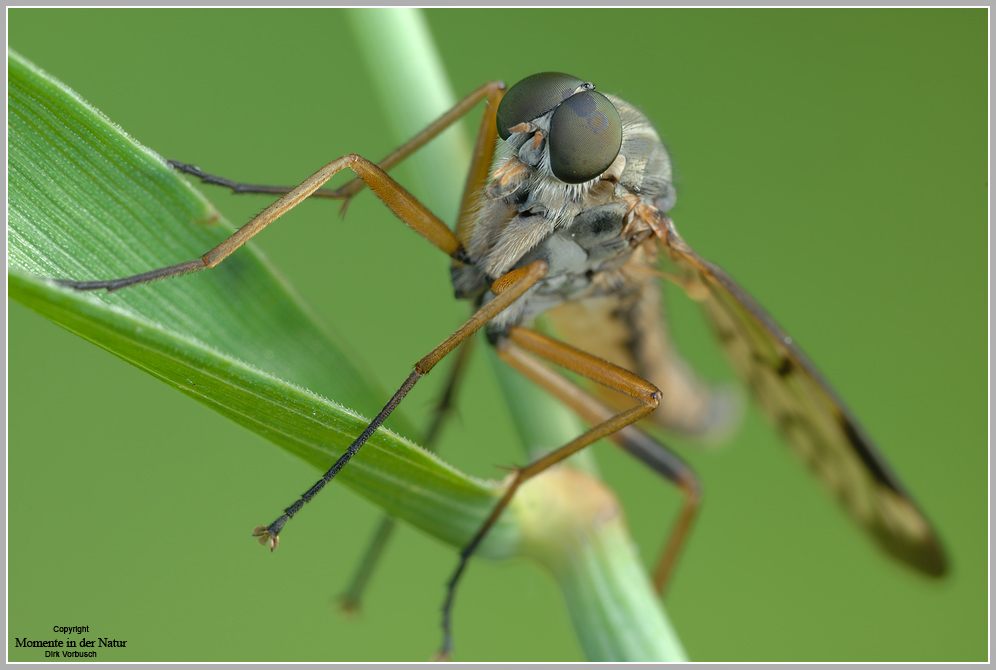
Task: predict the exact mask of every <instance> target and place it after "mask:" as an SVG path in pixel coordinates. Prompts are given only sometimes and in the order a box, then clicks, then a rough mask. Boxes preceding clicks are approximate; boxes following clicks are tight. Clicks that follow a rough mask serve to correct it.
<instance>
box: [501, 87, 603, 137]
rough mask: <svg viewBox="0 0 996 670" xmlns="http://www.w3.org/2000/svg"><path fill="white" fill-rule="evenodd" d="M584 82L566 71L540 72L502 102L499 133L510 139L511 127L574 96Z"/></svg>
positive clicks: (535, 117) (541, 113)
mask: <svg viewBox="0 0 996 670" xmlns="http://www.w3.org/2000/svg"><path fill="white" fill-rule="evenodd" d="M583 83H584V82H583V81H581V80H580V79H578V78H577V77H572V76H571V75H569V74H564V73H562V72H540V73H539V74H534V75H531V76H529V77H526V78H525V79H523V80H522V81H520V82H519V83H518V84H516V85H515V86H513V87H512V88H510V89H508V93H506V94H505V96H504V97H503V98H502V99H501V102H500V103H498V112H497V122H498V134H499V135H500V136H501V138H502V139H503V140H507V139H508V137H509V135H511V134H512V133H510V132H509V131H508V129H509V128H514V127H515V126H517V125H519V124H520V123H526V122H528V121H532V120H534V119H537V118H539V117H541V116H543V115H544V114H546V113H547V112H549V111H550V110H551V109H553V108H554V107H556V106H557V105H559V104H560V103H561V102H563V101H564V100H565V99H566V98H568V97H570V96H571V95H572V94H573V93H574V91H575V90H577V87H578V86H580V85H581V84H583Z"/></svg>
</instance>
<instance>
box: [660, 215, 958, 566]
mask: <svg viewBox="0 0 996 670" xmlns="http://www.w3.org/2000/svg"><path fill="white" fill-rule="evenodd" d="M661 218H662V221H661V223H662V227H661V229H660V231H659V234H660V237H661V238H662V239H663V241H664V244H665V246H666V247H667V248H668V251H669V252H670V256H671V259H672V260H673V261H674V262H675V263H676V264H677V265H679V266H681V267H682V268H683V270H684V271H685V272H686V274H687V276H688V279H689V280H690V282H691V284H690V285H689V286H688V287H686V288H687V289H688V291H689V295H691V296H692V297H693V298H694V299H696V300H699V301H701V302H702V304H703V307H704V308H705V310H706V312H707V314H708V315H709V318H710V320H711V321H712V324H713V326H714V328H715V330H716V333H717V335H718V337H719V339H720V340H721V342H722V343H723V345H724V347H725V348H726V350H727V353H728V354H729V356H730V358H731V360H732V362H733V366H734V368H735V369H736V370H737V372H738V373H739V375H740V376H741V377H742V378H743V380H744V381H745V382H746V383H747V384H748V385H749V386H750V388H751V390H752V391H753V392H754V395H755V397H756V398H757V400H758V402H759V403H760V405H761V407H762V408H763V409H764V411H765V413H767V415H768V416H769V417H770V418H771V419H772V420H773V421H774V422H775V424H776V425H777V426H778V427H779V429H780V430H781V432H782V433H783V435H784V436H785V439H786V441H787V442H788V443H789V444H790V445H791V446H792V448H793V449H794V450H795V451H796V452H797V453H798V454H799V455H800V456H801V457H802V459H803V461H805V462H806V464H807V465H808V466H809V467H810V468H811V469H812V470H813V471H814V472H815V473H816V475H817V476H818V477H819V478H820V480H821V481H822V482H823V483H824V484H825V485H826V486H827V487H828V488H829V489H830V490H831V492H832V493H833V494H834V496H835V497H836V498H837V499H838V500H839V501H840V502H841V503H842V504H843V505H844V507H845V509H847V511H848V513H850V515H851V516H852V517H853V518H854V519H855V520H856V521H857V522H858V523H859V524H861V526H862V527H863V528H864V529H865V530H867V531H868V533H870V534H871V536H872V537H873V538H874V539H875V541H876V542H878V544H879V545H880V546H881V547H882V548H883V549H884V550H885V551H887V552H888V553H890V554H892V555H893V556H894V557H896V558H898V559H899V560H901V561H903V562H904V563H906V564H908V565H910V566H912V567H914V568H916V569H917V570H919V571H921V572H923V573H926V574H927V575H931V576H938V577H939V576H941V575H943V574H944V573H945V572H946V570H947V559H946V558H945V555H944V550H943V549H942V547H941V544H940V542H939V541H938V539H937V536H936V534H935V533H934V531H933V529H932V528H931V526H930V523H929V522H928V521H927V519H926V518H925V517H924V515H923V514H922V513H921V512H920V510H919V509H918V508H917V506H916V503H914V502H913V499H912V498H911V497H910V495H909V494H908V493H907V492H906V489H905V488H904V487H903V485H902V483H901V482H900V481H899V479H898V478H897V477H896V476H895V475H894V474H893V473H892V471H891V470H890V468H889V466H888V464H887V463H886V462H885V459H884V458H883V457H882V456H881V455H880V454H879V453H878V451H877V449H876V448H875V446H874V445H873V443H872V441H871V439H870V438H869V437H868V436H867V435H866V434H865V432H864V431H863V430H862V429H861V426H860V425H858V422H857V421H856V420H855V419H854V417H853V416H852V415H851V413H850V412H849V411H848V409H847V408H846V407H845V406H844V403H843V402H841V400H840V399H839V398H838V397H837V395H836V394H835V393H834V392H833V390H831V388H830V386H829V385H828V384H827V383H826V381H824V380H823V378H822V376H821V375H820V373H819V372H817V370H816V368H815V367H814V366H813V364H812V363H810V362H809V360H808V359H807V358H806V357H805V355H803V353H802V352H801V351H800V350H799V348H798V347H796V346H795V344H794V343H793V342H792V338H791V337H789V336H788V335H786V334H785V333H784V331H782V329H781V328H779V326H778V324H776V323H775V322H774V320H772V318H771V317H770V316H768V314H767V313H766V312H765V311H764V309H762V308H761V306H760V305H758V304H757V302H756V301H755V300H754V299H753V298H752V297H751V296H750V295H748V294H747V292H746V291H744V290H743V289H742V288H740V286H739V285H737V283H736V282H734V281H733V280H732V279H731V278H730V277H729V275H727V274H726V273H725V272H723V270H721V269H720V268H718V267H717V266H715V265H713V264H712V263H710V262H708V261H706V260H704V259H703V258H702V257H700V256H699V255H698V254H696V253H695V252H694V251H693V250H692V249H691V248H690V247H689V246H688V245H687V244H685V241H684V240H682V239H681V237H680V236H679V235H678V233H677V231H676V230H675V229H674V224H673V223H672V222H671V220H670V219H668V218H666V217H661Z"/></svg>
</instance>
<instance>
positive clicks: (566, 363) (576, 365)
mask: <svg viewBox="0 0 996 670" xmlns="http://www.w3.org/2000/svg"><path fill="white" fill-rule="evenodd" d="M495 284H496V285H498V284H499V282H497V281H496V282H495ZM497 346H498V355H499V357H500V358H501V359H502V360H503V361H505V362H506V363H508V364H509V365H511V366H512V367H514V368H516V369H517V370H519V371H520V372H522V373H523V374H525V375H526V376H527V377H529V378H530V379H533V381H536V382H537V383H539V384H540V385H541V386H543V387H544V388H547V389H548V390H550V391H551V392H553V393H554V394H555V395H557V396H558V397H561V399H563V400H564V401H565V402H567V404H568V405H570V406H571V407H573V408H575V409H576V410H577V411H579V413H580V414H581V415H582V416H583V417H584V418H585V419H587V420H589V421H590V422H591V423H592V424H593V427H592V428H590V429H589V430H588V431H587V432H585V433H583V434H582V435H581V436H580V437H578V438H576V439H575V440H573V441H571V442H569V443H567V444H565V445H564V446H562V447H560V448H559V449H556V450H555V451H553V452H551V453H549V454H547V455H545V456H543V457H541V458H539V459H537V460H535V461H533V462H532V463H530V464H529V465H527V466H525V467H523V468H521V469H519V470H517V471H516V472H515V476H514V477H513V478H512V481H511V482H510V483H509V485H508V488H507V489H506V491H505V493H504V495H503V496H502V497H501V499H500V500H499V501H498V504H497V505H495V508H494V509H493V510H492V511H491V514H490V515H489V516H488V518H487V520H485V522H484V524H483V525H482V526H481V528H480V529H479V530H478V532H477V534H476V535H475V536H474V538H473V539H472V540H471V541H470V543H469V544H468V545H467V546H466V547H464V549H463V550H462V551H461V552H460V562H459V564H458V565H457V568H456V570H455V571H454V573H453V576H452V577H451V578H450V581H449V583H448V585H447V593H446V600H445V602H444V604H443V646H442V649H441V651H440V657H441V658H446V657H448V656H449V654H450V652H451V650H452V644H453V643H452V632H451V614H452V609H453V600H454V596H455V594H456V585H457V583H458V582H459V580H460V577H461V575H462V574H463V572H464V570H465V569H466V567H467V562H468V560H469V559H470V557H471V556H472V555H473V553H474V551H475V550H476V549H477V547H478V546H479V545H480V543H481V542H482V541H483V539H484V537H485V536H486V535H487V533H488V531H489V530H490V529H491V527H492V526H493V525H494V523H495V522H496V521H497V520H498V517H499V516H500V515H501V513H502V511H504V509H505V508H506V507H507V506H508V504H509V502H510V501H511V500H512V497H513V496H514V495H515V492H516V491H517V490H518V488H519V487H520V486H521V485H522V484H523V483H524V482H526V481H528V480H529V479H531V478H533V477H535V476H536V475H538V474H540V473H542V472H543V471H545V470H546V469H548V468H549V467H551V466H553V465H555V464H557V463H559V462H561V461H563V460H564V459H565V458H567V457H568V456H570V455H572V454H574V453H576V452H578V451H580V450H581V449H584V448H585V447H587V446H588V445H590V444H592V443H593V442H595V441H597V440H599V439H601V438H603V437H610V436H613V435H615V434H618V433H619V432H620V431H626V430H627V427H629V426H630V425H631V424H633V423H635V422H636V421H639V420H640V419H642V418H644V417H645V416H647V415H648V414H650V413H651V412H652V411H654V410H655V409H656V408H657V407H658V405H659V404H660V400H661V394H660V391H659V390H658V389H657V387H655V386H654V385H653V384H651V383H650V382H648V381H646V380H644V379H642V378H641V377H639V376H638V375H635V374H633V373H632V372H629V371H628V370H625V369H623V368H620V367H618V366H616V365H613V364H612V363H609V362H607V361H604V360H602V359H600V358H597V357H595V356H592V355H591V354H588V353H585V352H584V351H581V350H580V349H575V348H574V347H571V346H570V345H567V344H564V343H562V342H558V341H557V340H554V339H552V338H549V337H547V336H545V335H542V334H540V333H538V332H536V331H533V330H529V329H526V328H522V327H520V326H513V327H512V328H511V329H510V330H509V331H508V333H507V335H506V336H505V337H504V338H503V339H501V340H499V342H498V345H497ZM525 352H529V353H531V354H533V355H535V356H537V357H539V358H541V359H544V360H547V361H549V362H551V363H555V364H556V365H559V366H560V367H562V368H565V369H566V370H569V371H571V372H574V373H577V374H580V375H583V376H585V377H587V378H588V379H591V380H592V381H594V382H597V383H599V384H603V385H605V386H608V387H609V388H612V389H615V390H617V391H620V392H622V393H625V394H627V395H629V396H631V397H633V398H635V399H636V400H637V401H638V403H639V404H638V405H636V406H635V407H632V408H630V409H628V410H624V411H622V412H619V413H614V412H611V411H609V410H608V409H606V408H605V407H604V406H602V405H601V404H600V403H598V402H597V401H595V400H594V399H593V398H591V396H588V395H587V394H585V393H583V392H582V391H581V390H580V389H578V388H577V387H576V386H574V385H573V384H571V383H570V382H568V381H567V380H566V379H564V378H563V377H562V376H560V375H557V374H556V373H554V372H553V371H551V370H549V368H546V366H545V365H542V364H541V363H539V362H538V361H536V360H535V359H533V358H532V357H531V356H529V355H527V354H526V353H525ZM551 380H556V381H551ZM582 397H584V398H586V400H583V401H581V400H578V399H579V398H582ZM669 465H670V464H669ZM685 470H687V468H685ZM687 516H688V519H687V523H686V524H685V525H686V526H687V524H690V522H691V518H692V517H694V510H693V511H692V512H691V514H690V515H687ZM684 531H687V527H686V528H685V529H684ZM684 531H683V532H681V533H680V534H681V536H682V537H684V534H685V532H684ZM679 547H680V541H679ZM673 553H675V555H676V551H675V552H673Z"/></svg>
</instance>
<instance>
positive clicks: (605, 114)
mask: <svg viewBox="0 0 996 670" xmlns="http://www.w3.org/2000/svg"><path fill="white" fill-rule="evenodd" d="M548 145H549V147H550V168H551V169H552V170H553V174H554V175H555V176H556V177H557V179H559V180H560V181H562V182H566V183H568V184H580V183H582V182H586V181H588V180H590V179H594V178H595V177H597V176H598V175H600V174H602V173H603V172H605V170H606V169H608V167H609V166H610V165H612V161H614V160H615V159H616V156H618V155H619V149H620V148H621V147H622V121H620V120H619V112H617V111H616V108H615V106H614V105H613V104H612V103H611V102H609V99H608V98H606V97H605V96H604V95H602V94H601V93H597V92H595V91H581V92H580V93H578V94H577V95H572V96H571V97H570V98H568V99H567V100H565V101H564V102H563V104H562V105H560V107H558V108H557V111H556V112H554V113H553V119H551V121H550V138H549V142H548Z"/></svg>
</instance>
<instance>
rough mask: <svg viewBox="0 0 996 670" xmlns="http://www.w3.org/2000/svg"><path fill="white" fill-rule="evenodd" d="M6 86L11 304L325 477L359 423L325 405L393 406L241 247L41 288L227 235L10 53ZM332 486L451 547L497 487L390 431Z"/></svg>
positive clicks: (144, 155)
mask: <svg viewBox="0 0 996 670" xmlns="http://www.w3.org/2000/svg"><path fill="white" fill-rule="evenodd" d="M8 91H9V93H8V124H9V140H8V170H9V174H10V178H9V200H8V233H7V241H8V278H9V284H8V285H9V294H10V296H11V297H13V298H14V299H16V300H18V301H20V302H22V303H23V304H25V305H26V306H28V307H29V308H31V309H33V310H35V311H37V312H39V313H41V314H43V315H44V316H46V317H47V318H50V319H52V320H53V321H55V322H56V323H58V324H59V325H61V326H63V327H64V328H67V329H68V330H70V331H72V332H75V333H77V334H79V335H81V336H82V337H84V338H86V339H88V340H90V341H92V342H94V343H95V344H97V345H98V346H101V347H103V348H105V349H107V350H109V351H111V352H112V353H114V354H115V355H117V356H119V357H121V358H123V359H124V360H126V361H128V362H129V363H132V364H133V365H135V366H136V367H139V368H140V369H143V370H145V371H147V372H149V373H150V374H153V375H154V376H156V377H158V378H159V379H161V380H162V381H164V382H166V383H168V384H170V385H172V386H174V387H176V388H177V389H178V390H180V391H181V392H183V393H185V394H187V395H189V396H191V397H193V398H195V399H196V400H198V401H199V402H202V403H204V404H206V405H208V406H210V407H212V408H213V409H216V410H217V411H219V412H221V413H222V414H224V415H226V416H228V417H229V418H231V419H233V420H234V421H236V422H238V423H240V424H242V425H244V426H246V427H248V428H249V429H250V430H253V431H255V432H257V433H259V434H261V435H263V436H264V437H266V438H267V439H269V440H271V441H273V442H274V443H276V444H277V445H279V446H281V447H282V448H284V449H286V450H288V451H289V452H291V453H294V454H296V455H298V456H300V457H301V458H303V459H305V460H306V461H308V462H310V463H312V464H313V465H315V466H316V467H318V468H320V469H322V470H324V469H325V468H327V467H328V466H329V465H330V464H331V463H332V462H333V461H334V460H335V458H337V457H338V455H339V454H341V453H342V451H343V449H344V448H345V446H346V445H348V444H349V442H351V441H352V439H353V437H355V435H357V434H359V433H360V432H361V431H362V429H363V428H364V426H365V424H366V423H367V420H366V419H365V418H363V416H361V415H360V414H359V413H357V411H354V410H352V409H347V408H345V407H342V406H340V405H338V404H336V403H334V402H331V401H329V400H327V399H325V396H327V397H331V398H336V399H340V400H343V401H345V402H348V403H349V405H350V407H355V408H357V409H358V410H359V411H361V412H363V414H366V415H371V414H372V413H373V412H375V411H377V410H378V409H379V407H380V404H382V402H383V399H384V398H386V397H388V395H387V394H384V393H381V392H378V391H376V389H373V388H371V387H370V386H369V385H368V384H367V383H366V382H365V375H364V373H363V370H362V369H359V368H358V367H357V365H356V364H354V362H353V359H351V357H350V356H349V352H348V350H346V349H345V348H344V347H343V346H342V345H341V343H338V342H336V341H335V338H334V337H333V336H331V335H330V334H329V333H328V332H326V331H325V330H324V329H323V328H321V327H320V326H318V325H317V324H316V323H315V321H314V319H313V318H311V316H310V315H309V314H308V312H307V310H306V309H305V308H304V307H303V306H302V305H301V303H300V301H299V300H298V299H297V298H296V297H295V295H294V294H293V292H292V291H291V290H290V289H289V287H288V286H287V285H286V284H285V283H284V282H283V281H282V280H281V279H280V278H279V277H278V276H277V275H276V274H275V272H274V271H273V270H272V268H270V267H269V266H268V264H267V263H266V262H265V260H264V259H262V258H261V257H260V256H259V255H258V254H257V253H255V252H253V251H252V249H251V245H250V247H248V248H245V249H242V250H240V251H239V252H238V253H237V254H235V255H233V256H232V258H230V259H229V260H227V261H226V262H225V263H222V264H221V265H220V266H219V267H217V268H215V269H212V270H208V271H205V272H202V273H198V274H196V275H191V276H188V277H183V278H179V279H175V280H171V281H164V282H158V283H155V284H152V285H147V286H142V287H136V288H133V289H129V290H125V291H119V292H117V293H113V294H107V293H106V292H94V293H86V294H84V293H77V292H74V291H70V290H67V289H62V288H60V287H57V286H55V285H54V284H52V283H51V282H47V281H44V280H43V279H41V278H42V277H52V278H63V277H71V278H75V279H96V278H110V277H118V276H125V275H129V274H133V273H135V272H140V271H144V270H147V269H151V268H155V267H161V266H164V265H169V264H173V263H176V262H180V261H182V260H188V259H191V258H196V257H198V256H199V255H201V254H202V253H204V251H206V250H207V249H209V248H211V247H212V246H213V245H214V244H216V243H217V242H218V241H220V240H221V239H224V237H226V236H227V235H228V234H229V232H230V230H231V228H230V226H228V225H227V224H226V223H225V222H224V221H221V220H220V218H219V217H218V215H217V213H216V212H215V211H214V209H213V208H212V207H211V206H210V205H209V204H208V203H207V202H206V201H205V200H204V199H203V198H202V197H201V196H199V195H198V194H197V192H196V191H195V190H194V189H192V188H191V187H190V186H189V185H188V184H186V183H185V182H184V181H183V180H182V179H180V178H179V177H178V176H177V174H176V173H175V171H173V170H170V169H169V168H168V167H167V166H166V165H165V164H164V162H163V161H162V159H161V158H159V157H158V156H156V155H155V154H154V153H152V152H151V151H149V150H148V149H145V148H144V147H141V146H140V145H138V144H137V143H135V142H134V141H133V140H131V139H130V138H129V137H128V136H127V135H125V134H124V133H123V132H122V131H121V130H120V129H118V128H117V127H115V126H114V125H113V124H112V123H110V122H109V121H108V120H107V119H106V118H105V117H103V116H102V115H100V114H99V113H98V112H96V111H95V110H93V109H92V108H90V107H89V106H87V105H86V104H85V103H84V102H83V101H82V100H81V99H80V98H79V97H78V96H76V95H75V94H74V93H72V92H71V91H69V89H67V88H66V87H65V86H63V85H61V84H59V83H58V82H56V81H54V80H53V79H51V78H49V77H48V76H46V75H45V74H44V73H41V72H40V71H38V70H37V69H35V68H34V67H33V66H31V65H30V64H29V63H27V62H26V61H24V60H23V59H21V58H20V57H18V56H17V55H16V54H9V55H8ZM394 425H395V426H396V427H398V429H399V430H403V431H405V432H407V433H408V434H410V435H415V436H417V434H416V433H414V432H413V431H411V429H410V428H407V427H406V426H405V424H404V423H402V422H401V421H395V423H394ZM341 477H342V479H343V480H344V481H345V482H346V483H347V484H349V485H350V486H351V487H352V488H354V489H356V490H357V491H359V492H361V493H362V494H363V495H365V496H367V497H368V498H369V499H371V500H372V501H373V502H375V503H376V504H378V505H380V506H381V507H383V508H384V509H385V510H386V511H387V512H389V513H390V514H392V515H395V516H397V517H399V518H402V519H404V520H406V521H408V522H409V523H411V524H413V525H415V526H417V527H419V528H421V529H423V530H425V531H427V532H429V533H431V534H433V535H435V536H437V537H439V538H441V539H443V540H444V541H446V542H449V543H452V544H458V545H459V544H462V543H465V542H466V541H467V539H468V538H469V537H470V535H471V534H472V533H473V531H474V530H476V528H477V527H478V526H479V525H480V523H481V522H482V520H483V518H484V517H485V515H486V514H487V512H488V511H489V510H490V508H491V507H492V505H493V502H494V495H495V491H496V486H495V485H493V484H487V483H484V482H481V481H478V480H476V479H473V478H471V477H468V476H466V475H463V474H462V473H460V472H458V471H456V470H455V469H453V468H451V467H450V466H448V465H446V464H444V463H443V462H442V461H440V460H439V459H437V458H436V457H434V456H432V455H431V454H428V453H427V452H425V451H424V450H422V449H420V448H419V447H417V446H415V445H414V444H413V443H412V442H410V441H408V440H406V439H404V438H402V437H400V436H398V435H397V434H395V433H392V432H390V431H386V430H381V431H378V433H377V434H376V435H375V436H374V437H373V438H371V440H370V442H369V443H368V446H366V447H365V448H364V450H363V451H361V452H360V454H359V455H358V456H357V457H356V458H355V459H354V461H353V462H352V463H351V464H350V467H349V468H346V469H345V470H344V471H343V474H342V475H341ZM275 512H276V510H275ZM269 521H270V519H260V520H259V522H260V523H268V522H269ZM247 530H248V529H247ZM515 536H516V531H515V529H514V527H513V524H512V523H508V522H504V523H502V524H501V527H500V528H499V529H498V532H497V533H496V534H494V535H493V536H492V537H491V538H490V540H489V543H488V544H487V546H488V548H490V551H491V553H493V554H507V553H510V552H511V551H513V549H514V546H515Z"/></svg>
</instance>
